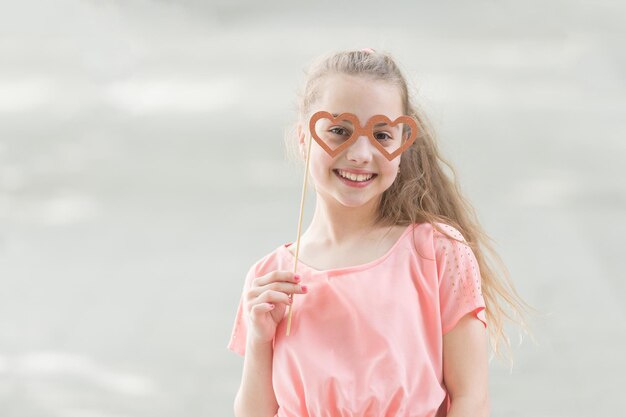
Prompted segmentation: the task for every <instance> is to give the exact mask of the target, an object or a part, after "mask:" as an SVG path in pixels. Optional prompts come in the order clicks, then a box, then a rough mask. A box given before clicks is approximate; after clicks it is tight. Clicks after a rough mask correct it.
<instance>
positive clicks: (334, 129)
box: [329, 127, 346, 135]
mask: <svg viewBox="0 0 626 417" xmlns="http://www.w3.org/2000/svg"><path fill="white" fill-rule="evenodd" d="M337 130H339V131H340V132H339V133H338V132H336V131H337ZM329 132H332V133H335V134H337V135H341V134H343V133H342V132H344V133H345V132H346V129H344V128H343V127H333V128H332V129H330V130H329Z"/></svg>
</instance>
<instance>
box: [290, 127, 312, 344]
mask: <svg viewBox="0 0 626 417" xmlns="http://www.w3.org/2000/svg"><path fill="white" fill-rule="evenodd" d="M312 142H313V139H312V138H311V137H309V146H308V150H307V153H306V164H305V165H306V167H305V168H304V184H303V185H302V197H301V198H300V218H299V219H298V235H297V237H296V259H295V260H294V262H293V273H294V274H295V273H296V271H297V269H298V252H299V251H300V230H301V229H302V214H303V213H304V197H305V196H306V182H307V181H306V180H307V178H308V177H309V160H310V159H311V143H312ZM289 299H290V300H291V304H289V318H288V319H287V336H289V331H290V330H291V313H292V307H293V294H289Z"/></svg>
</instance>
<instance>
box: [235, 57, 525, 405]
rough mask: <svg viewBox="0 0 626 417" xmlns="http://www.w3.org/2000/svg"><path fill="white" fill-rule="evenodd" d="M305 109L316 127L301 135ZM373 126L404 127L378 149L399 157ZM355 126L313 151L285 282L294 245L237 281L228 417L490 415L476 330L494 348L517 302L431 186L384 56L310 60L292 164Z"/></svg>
mask: <svg viewBox="0 0 626 417" xmlns="http://www.w3.org/2000/svg"><path fill="white" fill-rule="evenodd" d="M319 111H325V112H328V114H329V117H326V118H325V119H323V120H322V119H320V121H319V122H318V124H315V126H314V129H313V130H314V132H312V131H310V130H309V123H308V122H309V120H310V118H311V116H312V115H313V114H315V113H316V112H319ZM347 113H350V114H352V115H354V116H356V119H358V124H359V126H355V123H356V120H352V121H350V120H347V116H345V115H346V114H347ZM377 115H384V116H385V117H387V118H388V119H389V120H390V121H394V120H396V119H398V118H399V117H401V116H405V115H406V116H409V117H411V118H413V120H414V121H415V122H416V126H417V129H416V130H417V132H415V133H416V137H415V140H414V141H413V142H412V143H411V144H410V146H408V147H407V148H406V150H404V151H403V152H402V153H401V155H398V156H397V157H394V158H392V159H389V158H388V157H387V156H386V155H385V154H384V152H383V151H381V149H383V148H384V149H385V150H389V152H392V151H393V150H394V149H397V148H398V146H400V145H401V143H402V139H401V138H402V137H403V136H404V131H403V130H402V129H400V128H399V127H398V126H396V125H394V124H393V123H390V124H385V123H381V124H377V125H372V124H369V123H367V121H368V120H371V119H372V118H373V117H377ZM363 126H367V129H371V131H369V130H367V129H365V130H360V132H361V133H362V134H358V133H357V135H358V137H357V138H356V140H354V141H353V142H351V143H350V144H349V146H347V147H345V148H343V149H342V150H341V151H340V152H338V153H337V154H336V155H331V154H330V153H329V151H328V149H325V148H324V147H322V146H320V145H319V144H318V143H316V142H315V141H314V142H312V147H311V150H310V160H309V175H310V179H311V181H312V183H313V185H314V187H315V192H316V197H317V198H316V205H315V212H314V215H313V218H312V220H311V224H310V225H309V226H308V229H307V230H306V231H305V232H304V233H303V234H302V236H301V240H300V247H299V256H298V265H297V270H298V274H297V275H294V274H293V273H292V272H290V271H293V269H294V262H295V256H294V254H295V251H294V248H293V244H292V243H286V244H283V245H280V246H279V247H278V248H276V249H275V250H273V251H272V252H271V253H269V254H267V255H265V256H264V257H262V258H261V259H260V260H259V261H257V262H255V263H254V265H252V266H251V268H250V269H249V271H248V274H247V276H246V278H245V281H244V287H243V293H242V297H241V300H240V303H239V308H238V311H237V316H236V318H235V326H234V328H233V332H232V335H231V339H230V342H229V344H228V348H229V349H231V350H233V351H235V352H237V353H239V354H241V355H244V356H245V358H244V367H243V368H244V369H243V377H242V382H241V387H240V389H239V392H238V393H237V397H236V400H235V414H236V416H237V417H252V416H262V417H272V416H278V417H303V416H310V417H322V416H325V417H326V416H329V417H330V416H332V417H339V416H341V417H348V416H349V417H357V416H359V417H360V416H363V417H365V416H368V417H370V416H381V417H382V416H393V417H405V416H406V417H409V416H411V417H422V416H423V417H426V416H428V417H432V416H446V415H447V416H450V417H454V416H469V415H471V416H487V415H489V395H488V344H487V338H486V335H487V330H489V331H490V334H491V336H492V337H491V339H492V347H493V349H494V351H496V352H498V351H499V349H498V346H499V342H500V341H502V340H504V341H505V342H506V338H505V336H504V333H503V319H505V318H510V317H512V316H511V314H509V313H508V312H507V311H506V309H507V308H509V309H511V310H512V311H513V313H514V314H515V315H517V317H521V313H522V310H523V304H524V303H523V301H522V300H521V299H520V298H519V297H518V296H517V294H516V292H515V290H514V288H513V286H512V284H511V283H510V281H509V280H508V278H507V277H506V274H500V275H499V274H497V273H496V271H495V270H494V269H493V268H492V266H491V265H490V263H488V262H487V260H486V256H485V253H484V251H485V249H487V250H489V251H491V254H492V255H493V256H494V258H495V259H498V257H497V254H495V252H493V251H492V250H491V247H490V246H489V244H488V242H487V240H488V237H487V236H486V235H485V234H484V232H483V231H482V230H481V227H480V225H479V223H478V221H477V220H476V218H475V216H474V215H473V209H472V207H471V206H470V205H469V204H468V203H467V202H466V200H465V199H464V198H463V197H462V195H461V193H460V191H459V189H458V186H457V184H456V182H455V181H454V180H451V179H450V178H448V177H447V176H446V175H445V173H444V171H443V168H442V164H446V163H445V161H444V160H443V159H442V158H441V156H440V154H439V151H438V149H437V146H436V142H435V139H434V136H433V134H432V132H431V130H430V129H429V127H428V125H427V123H426V122H425V118H424V116H423V115H422V114H421V113H420V112H419V111H418V109H417V108H416V107H415V106H414V105H413V104H412V102H411V99H410V97H409V93H408V89H407V84H406V81H405V78H404V76H403V75H402V74H401V71H400V70H399V69H398V67H397V65H396V64H395V63H394V61H393V59H392V57H391V56H390V55H389V54H387V53H380V52H376V51H373V50H371V49H367V50H361V51H345V52H338V53H335V54H331V55H328V56H326V57H323V58H322V59H320V60H319V61H318V62H317V63H316V64H315V65H314V66H313V68H312V69H311V71H309V74H308V79H307V81H306V84H305V87H304V92H303V95H302V97H301V100H300V103H299V120H298V123H297V125H296V128H295V129H294V133H295V137H294V140H296V145H297V146H298V149H299V154H300V155H301V157H302V159H303V160H305V158H306V152H307V149H308V148H307V146H308V143H309V141H311V140H312V138H311V135H312V133H315V134H316V136H317V138H316V140H318V139H320V138H321V140H323V141H324V142H325V143H326V144H328V145H330V146H331V147H332V146H335V147H336V146H337V145H338V144H340V143H342V142H345V141H348V140H349V139H350V140H353V138H354V135H353V134H354V132H355V131H356V130H357V129H359V128H360V129H363ZM366 131H367V132H366ZM399 138H400V139H399ZM398 140H399V142H398ZM374 142H376V143H378V144H380V146H378V145H376V144H375V143H374ZM448 166H449V165H448ZM453 172H454V171H453ZM296 294H297V295H298V296H297V298H295V297H294V295H296ZM294 298H295V300H297V303H295V304H293V306H294V309H293V316H292V320H293V322H292V328H291V334H290V335H289V336H286V334H285V333H286V325H287V315H286V314H285V313H286V310H287V307H288V306H289V305H290V304H292V303H294ZM487 323H489V327H487Z"/></svg>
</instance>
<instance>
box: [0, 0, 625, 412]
mask: <svg viewBox="0 0 626 417" xmlns="http://www.w3.org/2000/svg"><path fill="white" fill-rule="evenodd" d="M625 12H626V6H625V5H624V3H623V2H619V1H593V2H581V1H565V0H562V1H538V0H531V1H525V2H519V1H485V0H475V1H471V2H463V1H461V2H459V1H455V2H453V1H438V2H434V1H433V2H415V1H411V2H409V1H405V2H403V3H400V4H398V5H396V6H393V7H390V9H389V10H387V9H383V8H382V6H374V5H369V4H368V3H366V2H365V3H364V2H358V3H353V4H351V5H350V6H337V5H333V3H332V2H328V1H323V2H316V3H315V4H311V5H309V6H299V7H295V6H294V5H292V2H287V1H283V2H276V1H273V2H253V1H226V0H221V1H217V2H216V1H200V0H197V1H192V0H187V1H165V0H162V1H138V0H128V1H93V0H92V1H78V0H56V1H54V2H52V1H43V0H39V1H37V0H24V1H19V2H8V1H4V2H2V4H1V6H0V415H2V416H3V417H30V416H33V417H35V416H37V417H39V416H46V417H47V416H55V417H56V416H59V417H61V416H63V417H104V416H107V417H113V416H116V417H119V416H124V417H129V416H146V417H147V416H150V417H158V416H185V417H200V416H228V415H232V403H233V397H234V395H235V392H236V390H237V388H238V386H239V381H240V376H241V365H242V358H240V357H238V356H237V355H235V354H234V353H231V352H230V351H228V350H227V349H226V344H227V342H228V338H229V336H230V332H231V329H232V324H233V320H234V317H235V311H236V308H237V303H238V301H239V296H240V293H241V289H242V284H243V278H244V275H245V272H246V271H247V269H248V267H249V266H250V265H251V264H252V263H253V262H254V261H256V260H257V259H259V258H260V257H261V256H263V255H264V254H266V253H267V252H269V251H270V250H272V249H274V248H275V247H276V246H277V245H279V244H282V243H286V242H291V241H293V240H294V239H295V233H296V224H297V210H298V205H299V201H300V187H301V181H302V173H301V171H300V170H299V169H298V168H296V167H294V166H293V165H290V164H289V163H287V162H286V161H285V159H284V153H283V144H282V138H283V132H284V129H285V128H286V127H287V126H288V124H289V123H290V122H292V120H293V117H294V113H293V108H294V105H295V92H296V90H297V89H298V88H299V85H300V83H301V81H302V80H303V69H304V68H305V67H306V66H307V65H308V64H309V63H310V61H311V60H312V59H313V58H315V57H316V56H318V55H319V54H322V53H326V52H329V51H331V50H335V49H348V48H363V47H372V48H374V49H383V50H387V51H389V52H391V53H393V54H394V56H395V57H396V58H397V59H398V61H399V63H400V65H401V66H402V67H403V69H404V71H405V73H406V75H407V77H408V78H409V79H410V81H411V83H412V85H413V86H414V87H415V88H416V89H417V91H418V100H419V102H420V103H421V104H422V105H423V106H424V107H425V109H426V110H427V112H428V114H429V115H430V116H431V118H432V119H433V122H434V124H435V127H436V128H437V130H438V132H439V134H440V138H441V147H442V149H443V152H444V154H445V155H446V156H447V157H448V158H449V159H450V160H451V161H452V162H453V163H454V164H455V166H456V167H457V169H458V172H459V177H460V181H461V185H462V187H463V188H464V190H465V192H466V194H467V195H468V197H469V198H470V199H471V201H472V202H473V203H474V204H475V206H476V208H477V210H478V213H479V216H480V220H481V222H482V223H483V225H484V226H485V227H486V229H487V231H488V232H489V233H490V234H491V235H492V236H493V237H494V239H495V240H496V242H497V245H498V246H497V247H498V249H499V250H500V251H501V254H502V256H503V258H504V260H505V261H506V262H507V264H508V266H509V268H510V271H511V273H512V275H513V277H514V279H515V282H516V284H517V286H518V289H519V291H520V292H521V294H522V295H523V296H524V297H525V298H526V299H527V300H528V301H529V302H530V303H532V304H534V305H535V306H536V307H537V308H538V309H539V310H540V311H541V312H542V316H540V317H538V318H536V319H535V320H534V321H533V326H534V327H533V329H534V331H535V334H536V337H537V339H538V342H539V343H538V345H534V344H532V343H529V342H528V341H525V342H524V344H522V346H521V347H520V348H517V349H516V362H515V366H514V368H513V371H512V373H509V371H508V368H507V366H506V364H503V363H500V362H496V361H494V362H492V364H491V396H492V402H493V415H494V416H529V417H543V416H550V417H554V416H567V417H576V416H599V415H614V414H615V412H618V411H614V410H619V409H621V408H623V407H622V391H623V387H624V386H626V377H625V374H626V366H625V365H626V360H625V359H624V355H623V352H624V348H625V347H626V346H625V344H626V343H625V341H626V324H625V323H626V321H625V318H626V317H625V316H626V311H625V307H624V302H623V300H624V299H625V296H626V276H625V273H624V252H625V247H626V245H625V244H624V237H625V236H626V181H624V179H625V178H626V175H625V174H626V171H625V168H624V162H625V159H626V158H625V157H626V141H625V140H624V139H626V138H625V137H624V132H625V129H624V127H625V124H626V117H625V116H626V111H625V109H626V84H625V77H624V74H625V73H626V53H625V51H626V49H625V48H624V44H625V42H626V36H625V35H626V30H625V29H624V28H625V27H626V25H625V24H624V23H625V22H624V16H625ZM312 197H313V196H312V195H310V196H309V199H308V200H307V203H308V204H307V220H308V219H309V218H310V215H311V214H312V207H313V206H312V204H313V198H312ZM512 337H513V338H514V339H515V334H514V333H513V334H512Z"/></svg>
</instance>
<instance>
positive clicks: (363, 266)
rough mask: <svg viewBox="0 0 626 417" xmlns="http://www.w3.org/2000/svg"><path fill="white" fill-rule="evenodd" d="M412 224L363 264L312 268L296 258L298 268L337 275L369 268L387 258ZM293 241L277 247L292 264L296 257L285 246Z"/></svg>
mask: <svg viewBox="0 0 626 417" xmlns="http://www.w3.org/2000/svg"><path fill="white" fill-rule="evenodd" d="M413 226H414V225H413V224H409V225H408V226H407V227H406V229H404V231H403V232H402V234H401V235H400V237H399V238H398V240H396V241H395V242H394V244H393V245H391V248H389V250H387V252H386V253H385V254H384V255H382V256H380V257H379V258H377V259H374V260H372V261H369V262H366V263H364V264H359V265H352V266H344V267H341V268H331V269H316V268H313V267H312V266H309V265H307V264H305V263H304V262H302V261H301V260H300V259H298V270H301V269H304V270H306V271H309V272H310V273H313V274H332V275H338V274H343V273H348V272H356V271H363V270H366V269H369V268H371V267H373V266H375V265H378V264H379V263H381V262H382V261H384V260H385V259H387V258H388V257H389V256H390V255H391V254H392V253H393V252H394V251H395V249H396V248H397V247H398V246H399V245H400V242H402V240H403V239H404V237H405V236H406V235H407V234H408V233H409V231H410V230H412V229H413ZM293 243H294V242H289V243H285V244H282V245H280V247H279V248H280V249H281V250H282V251H283V252H285V253H286V254H287V257H288V258H289V260H290V261H291V263H292V265H293V261H294V260H295V258H296V257H295V255H294V254H293V253H291V252H290V251H289V249H287V248H288V247H289V246H291V245H293Z"/></svg>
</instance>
